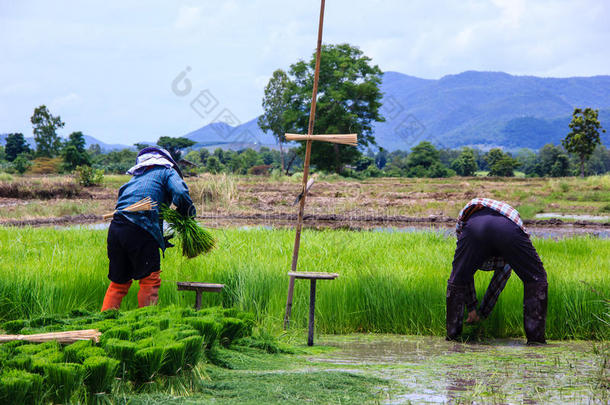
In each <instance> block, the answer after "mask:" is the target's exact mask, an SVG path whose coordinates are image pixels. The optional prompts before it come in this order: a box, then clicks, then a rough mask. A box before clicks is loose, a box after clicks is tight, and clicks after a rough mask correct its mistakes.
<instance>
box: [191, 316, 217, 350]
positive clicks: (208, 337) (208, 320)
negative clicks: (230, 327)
mask: <svg viewBox="0 0 610 405" xmlns="http://www.w3.org/2000/svg"><path fill="white" fill-rule="evenodd" d="M186 321H187V322H188V324H189V325H190V326H191V327H192V328H193V329H195V330H197V332H199V334H200V335H201V336H203V339H204V340H205V343H206V346H207V347H210V346H211V345H212V344H213V343H214V342H215V341H216V340H217V339H218V335H219V333H220V330H221V328H222V325H221V324H220V323H218V322H217V321H216V318H214V317H212V316H209V315H207V316H202V317H193V318H188V319H186Z"/></svg>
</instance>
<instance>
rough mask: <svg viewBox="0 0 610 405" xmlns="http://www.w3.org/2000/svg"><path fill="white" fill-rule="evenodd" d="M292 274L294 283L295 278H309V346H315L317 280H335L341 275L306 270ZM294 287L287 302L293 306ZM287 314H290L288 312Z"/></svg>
mask: <svg viewBox="0 0 610 405" xmlns="http://www.w3.org/2000/svg"><path fill="white" fill-rule="evenodd" d="M288 275H289V276H290V283H291V284H292V285H294V280H295V279H302V280H309V281H310V284H309V333H308V335H307V346H313V327H314V315H315V311H316V281H317V280H334V279H336V278H337V277H339V275H338V274H337V273H321V272H306V271H296V272H290V273H288ZM292 291H293V290H292V289H291V288H289V290H288V301H287V304H289V305H290V307H292ZM287 316H290V314H289V312H287Z"/></svg>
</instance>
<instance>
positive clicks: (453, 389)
mask: <svg viewBox="0 0 610 405" xmlns="http://www.w3.org/2000/svg"><path fill="white" fill-rule="evenodd" d="M320 344H324V345H329V346H334V347H336V348H337V350H334V351H331V352H329V353H325V354H323V355H319V356H316V357H312V358H311V359H310V360H311V361H313V362H317V363H323V364H326V365H328V366H329V367H335V368H340V369H343V370H350V371H353V372H360V373H365V374H370V375H374V376H377V377H381V378H385V379H388V380H390V381H392V383H393V385H392V388H391V389H390V390H389V391H388V392H387V399H386V403H388V404H404V403H447V402H449V403H558V404H559V403H604V404H605V403H608V401H610V394H609V389H610V348H609V346H610V344H609V343H608V342H605V343H600V342H552V343H551V344H549V345H546V346H541V347H531V346H526V345H524V344H523V341H522V340H518V339H516V340H495V341H491V342H487V343H454V342H445V341H444V340H443V339H442V338H436V337H419V336H391V335H358V336H347V337H345V336H342V337H334V336H332V337H324V338H322V339H321V341H320Z"/></svg>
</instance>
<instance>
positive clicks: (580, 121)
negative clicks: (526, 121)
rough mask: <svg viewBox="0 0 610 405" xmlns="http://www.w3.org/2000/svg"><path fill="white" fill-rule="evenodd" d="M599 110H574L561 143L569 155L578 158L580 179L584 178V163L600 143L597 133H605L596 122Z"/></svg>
mask: <svg viewBox="0 0 610 405" xmlns="http://www.w3.org/2000/svg"><path fill="white" fill-rule="evenodd" d="M598 113H599V110H593V109H591V108H588V107H587V108H585V109H584V110H582V109H580V108H575V109H574V112H573V113H572V121H571V122H570V129H571V131H570V133H568V134H567V135H566V137H565V138H564V139H563V140H562V141H561V143H562V145H563V147H564V148H566V150H567V151H568V152H569V153H573V154H575V155H578V157H579V158H580V177H584V176H585V161H586V160H587V159H589V157H590V156H591V155H592V154H593V151H594V150H595V148H596V146H597V145H599V144H600V143H601V139H600V136H599V132H600V130H601V132H606V130H605V129H603V128H602V126H601V124H600V122H599V120H598V118H597V117H598Z"/></svg>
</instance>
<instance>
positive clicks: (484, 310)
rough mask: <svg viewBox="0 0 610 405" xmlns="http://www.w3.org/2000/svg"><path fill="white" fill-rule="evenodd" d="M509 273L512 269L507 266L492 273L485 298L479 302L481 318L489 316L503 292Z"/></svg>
mask: <svg viewBox="0 0 610 405" xmlns="http://www.w3.org/2000/svg"><path fill="white" fill-rule="evenodd" d="M511 272H512V269H511V268H510V265H508V264H506V265H505V266H504V267H502V268H500V269H498V270H496V271H494V275H493V277H492V278H491V281H490V282H489V286H488V287H487V291H485V296H484V297H483V301H482V302H481V307H480V308H479V315H480V316H481V317H482V318H487V317H488V316H489V314H491V310H492V309H493V307H494V306H495V305H496V302H497V301H498V297H499V296H500V293H501V292H502V291H503V290H504V287H505V286H506V283H507V282H508V279H509V278H510V274H511Z"/></svg>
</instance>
